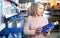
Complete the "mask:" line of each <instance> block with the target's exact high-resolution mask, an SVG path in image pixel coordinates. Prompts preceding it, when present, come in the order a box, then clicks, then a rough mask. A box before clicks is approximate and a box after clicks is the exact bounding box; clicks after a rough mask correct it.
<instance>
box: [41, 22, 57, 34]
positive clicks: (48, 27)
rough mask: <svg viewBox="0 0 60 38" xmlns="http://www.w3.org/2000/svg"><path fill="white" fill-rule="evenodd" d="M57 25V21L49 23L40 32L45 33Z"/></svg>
mask: <svg viewBox="0 0 60 38" xmlns="http://www.w3.org/2000/svg"><path fill="white" fill-rule="evenodd" d="M57 24H58V21H56V22H51V23H49V24H47V25H45V26H44V27H43V28H42V30H41V32H42V33H45V32H46V31H47V30H48V29H53V28H54V27H55V25H57Z"/></svg>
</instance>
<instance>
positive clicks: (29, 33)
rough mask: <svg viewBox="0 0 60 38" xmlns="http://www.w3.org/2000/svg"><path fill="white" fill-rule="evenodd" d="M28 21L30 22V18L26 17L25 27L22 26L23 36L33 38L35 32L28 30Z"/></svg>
mask: <svg viewBox="0 0 60 38" xmlns="http://www.w3.org/2000/svg"><path fill="white" fill-rule="evenodd" d="M30 20H31V17H28V20H27V21H26V23H25V26H24V34H25V35H29V36H34V35H35V30H31V29H29V27H30Z"/></svg>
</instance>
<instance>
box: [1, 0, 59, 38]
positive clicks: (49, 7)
mask: <svg viewBox="0 0 60 38" xmlns="http://www.w3.org/2000/svg"><path fill="white" fill-rule="evenodd" d="M11 1H12V2H11V3H13V4H14V5H13V4H9V3H6V2H5V1H4V0H0V28H2V27H3V25H2V24H5V26H6V27H3V28H2V29H1V31H0V32H1V33H2V34H3V32H2V30H3V29H5V28H7V27H8V28H12V27H14V28H20V27H19V26H16V24H18V22H20V23H21V20H19V19H23V20H24V21H25V22H26V19H27V17H28V16H29V15H31V12H32V11H31V8H32V6H31V5H33V4H34V3H35V2H39V1H40V2H42V3H43V5H44V6H45V11H44V14H43V16H44V17H46V18H48V20H49V22H55V21H58V22H59V24H58V25H57V26H55V27H54V29H53V30H52V31H51V34H50V36H48V37H47V38H60V0H11ZM11 5H12V6H11ZM12 10H13V11H12ZM12 12H13V13H12ZM15 16H16V17H15ZM20 17H21V18H20ZM13 19H14V20H13ZM7 21H8V22H7ZM15 23H16V24H15ZM22 23H23V22H22ZM12 24H13V25H14V24H15V25H14V26H12ZM9 25H11V26H9ZM1 26H2V27H1ZM3 31H4V30H3ZM6 31H7V30H6ZM2 34H0V35H2ZM20 36H21V35H20ZM20 36H19V37H20ZM1 38H2V37H1ZM5 38H6V37H5ZM10 38H11V37H10ZM20 38H22V37H20ZM25 38H27V37H26V36H25Z"/></svg>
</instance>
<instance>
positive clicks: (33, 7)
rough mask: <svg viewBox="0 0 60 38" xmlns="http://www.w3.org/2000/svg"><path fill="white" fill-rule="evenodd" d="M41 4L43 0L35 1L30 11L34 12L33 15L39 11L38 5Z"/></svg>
mask: <svg viewBox="0 0 60 38" xmlns="http://www.w3.org/2000/svg"><path fill="white" fill-rule="evenodd" d="M39 5H43V3H41V2H36V3H34V4H32V5H31V10H30V12H32V13H31V14H32V15H35V13H36V11H37V7H38V6H39Z"/></svg>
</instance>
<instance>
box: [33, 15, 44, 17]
mask: <svg viewBox="0 0 60 38" xmlns="http://www.w3.org/2000/svg"><path fill="white" fill-rule="evenodd" d="M33 17H35V18H41V17H43V16H42V15H40V16H38V15H35V16H33Z"/></svg>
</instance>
